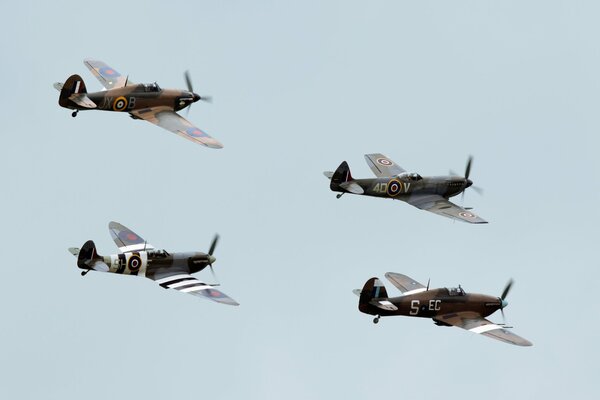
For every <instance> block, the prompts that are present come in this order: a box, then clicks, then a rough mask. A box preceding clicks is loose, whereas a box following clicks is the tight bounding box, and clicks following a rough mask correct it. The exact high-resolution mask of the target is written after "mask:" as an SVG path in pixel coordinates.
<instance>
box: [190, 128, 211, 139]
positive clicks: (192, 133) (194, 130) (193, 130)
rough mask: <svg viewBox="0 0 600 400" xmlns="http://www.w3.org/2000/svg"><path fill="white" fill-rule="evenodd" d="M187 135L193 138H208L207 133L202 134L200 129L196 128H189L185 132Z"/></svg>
mask: <svg viewBox="0 0 600 400" xmlns="http://www.w3.org/2000/svg"><path fill="white" fill-rule="evenodd" d="M185 133H187V134H188V135H189V136H191V137H208V135H207V134H206V133H204V132H202V131H201V130H200V129H198V128H196V127H194V126H193V127H191V128H187V129H186V130H185Z"/></svg>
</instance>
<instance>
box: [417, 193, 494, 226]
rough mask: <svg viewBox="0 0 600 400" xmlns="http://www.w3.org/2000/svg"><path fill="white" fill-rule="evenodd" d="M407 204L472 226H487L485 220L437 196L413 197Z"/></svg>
mask: <svg viewBox="0 0 600 400" xmlns="http://www.w3.org/2000/svg"><path fill="white" fill-rule="evenodd" d="M406 202H407V203H408V204H410V205H413V206H415V207H417V208H419V209H421V210H425V211H429V212H432V213H435V214H438V215H441V216H443V217H447V218H452V219H457V220H459V221H463V222H468V223H470V224H487V221H486V220H484V219H483V218H480V217H478V216H477V215H475V214H474V213H472V212H471V211H468V210H465V209H464V208H462V207H459V206H457V205H456V204H454V203H452V202H451V201H449V200H448V199H446V198H444V197H442V196H440V195H437V194H431V195H415V196H411V197H409V198H408V200H406Z"/></svg>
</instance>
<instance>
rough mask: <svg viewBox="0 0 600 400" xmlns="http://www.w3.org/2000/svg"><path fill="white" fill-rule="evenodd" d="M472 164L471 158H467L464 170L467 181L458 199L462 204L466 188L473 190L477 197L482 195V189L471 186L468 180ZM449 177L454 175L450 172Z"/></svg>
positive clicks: (471, 182) (471, 183)
mask: <svg viewBox="0 0 600 400" xmlns="http://www.w3.org/2000/svg"><path fill="white" fill-rule="evenodd" d="M472 164H473V156H469V159H468V160H467V166H466V168H465V175H464V177H465V179H466V181H467V186H466V187H465V188H464V190H463V191H462V193H461V196H460V199H461V202H462V203H463V204H464V202H465V190H467V188H472V189H473V190H475V191H476V192H477V193H478V194H479V195H483V189H482V188H480V187H479V186H473V181H471V180H470V179H469V176H470V175H471V165H472ZM450 174H451V175H456V174H455V173H453V172H452V171H450Z"/></svg>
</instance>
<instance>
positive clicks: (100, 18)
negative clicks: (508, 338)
mask: <svg viewBox="0 0 600 400" xmlns="http://www.w3.org/2000/svg"><path fill="white" fill-rule="evenodd" d="M85 4H86V3H84V2H72V1H55V2H41V1H40V2H28V1H22V2H18V3H17V2H13V3H10V4H5V5H4V7H3V12H2V13H1V16H0V49H1V50H2V60H3V63H2V69H1V71H2V76H3V77H4V80H3V96H2V98H1V100H0V105H1V107H0V108H1V109H2V110H3V111H2V115H3V117H4V118H3V120H4V123H3V128H2V132H3V134H2V135H1V136H0V137H1V138H2V146H0V149H1V150H0V151H2V156H1V157H0V166H1V168H2V171H3V172H4V173H3V181H4V185H3V188H4V193H5V195H4V197H3V198H4V200H3V201H2V205H3V207H2V214H1V215H2V220H3V221H4V229H3V230H2V233H1V234H0V236H1V237H0V238H1V241H0V243H2V246H3V247H2V248H3V254H4V257H5V262H4V263H3V264H2V266H0V269H1V271H2V276H3V278H4V282H5V284H4V286H3V289H2V290H1V291H0V302H1V304H2V305H3V306H2V312H3V314H4V318H3V321H4V322H3V324H2V329H1V330H0V350H1V351H0V376H1V377H2V378H1V380H0V382H1V384H0V397H1V398H24V399H28V398H42V397H43V398H47V399H61V400H64V399H79V398H85V399H89V400H94V399H106V398H108V397H110V398H140V399H158V398H164V397H168V398H178V397H183V396H186V397H189V396H193V397H198V398H222V399H227V398H244V399H261V400H262V399H281V398H285V399H331V398H345V399H359V398H365V397H378V398H398V397H400V398H414V399H430V398H434V397H435V396H443V398H448V399H479V398H481V397H482V396H484V397H485V398H486V399H505V398H513V399H529V398H544V399H559V398H560V399H562V398H565V397H567V398H575V397H578V398H594V397H597V394H598V389H597V385H596V382H595V380H596V378H597V374H598V367H597V363H596V360H597V358H598V357H599V356H600V350H599V346H598V344H597V339H598V336H599V335H600V324H599V323H598V321H597V318H596V316H597V314H598V311H597V305H598V301H597V299H596V297H597V296H596V293H597V290H598V283H599V282H600V279H599V278H600V272H598V262H597V256H596V253H595V251H594V249H595V248H597V245H596V242H597V238H598V221H599V219H600V213H599V212H598V210H597V208H596V204H597V203H598V201H600V190H599V188H598V183H597V177H598V175H599V174H600V161H598V158H597V156H596V153H597V149H598V147H599V144H600V142H599V140H598V132H599V131H600V118H599V117H598V115H599V114H598V109H599V107H600V96H599V93H600V76H599V73H598V71H600V51H599V45H598V37H600V25H598V21H597V20H598V15H599V12H600V5H599V4H598V3H597V2H595V1H579V2H575V3H573V2H563V1H418V2H417V1H397V0H396V1H347V0H345V1H301V2H300V1H298V2H279V1H252V2H251V1H210V2H209V1H197V2H194V4H191V2H183V1H170V2H158V1H154V2H143V3H142V2H125V3H124V2H120V3H114V2H113V3H106V4H101V3H94V4H91V3H90V4H89V5H85ZM86 57H94V58H98V59H101V60H104V61H106V62H107V63H109V64H110V65H112V66H113V67H114V68H116V69H117V70H119V71H120V72H121V73H122V74H128V75H129V77H130V79H131V80H132V81H135V82H152V81H157V82H158V83H159V84H160V85H161V86H163V87H172V88H183V87H184V86H185V84H184V81H183V71H184V70H186V69H189V70H190V72H191V74H192V77H193V82H194V88H195V89H196V91H197V92H199V93H200V94H210V95H213V96H214V104H212V105H207V104H202V103H197V104H195V105H194V106H193V108H192V110H191V112H190V114H189V119H190V120H191V121H192V122H194V123H196V124H197V125H198V126H199V127H201V128H202V129H205V130H206V131H207V132H208V133H210V134H211V135H213V136H215V137H216V138H218V139H219V140H220V141H222V143H223V144H224V145H225V148H224V149H223V150H211V149H206V148H202V147H200V146H196V145H194V144H192V143H190V142H188V141H186V140H183V139H181V138H179V137H177V136H175V135H173V134H171V133H169V132H167V131H163V130H161V129H160V128H157V127H155V126H153V125H151V124H148V123H143V122H141V121H134V120H132V119H130V118H128V117H127V116H126V115H119V114H116V113H102V112H83V113H80V114H79V116H78V117H77V118H76V119H73V118H71V116H70V111H68V110H65V109H62V108H60V107H59V106H58V104H57V101H58V92H56V91H55V90H54V89H53V88H52V83H54V82H56V81H64V80H65V79H66V78H67V77H68V76H69V75H71V74H73V73H78V74H80V75H81V76H82V77H83V78H84V80H85V81H86V85H87V87H88V90H90V91H93V90H99V89H100V87H101V86H100V84H99V83H98V82H97V81H96V80H95V79H94V78H93V76H92V75H91V74H90V73H89V71H88V70H87V69H86V68H85V66H84V65H83V63H82V60H83V59H84V58H86ZM371 152H381V153H384V154H386V155H388V156H389V157H390V158H392V159H393V160H395V161H396V162H397V163H398V164H400V165H402V166H403V167H405V168H406V169H407V170H409V171H415V172H419V173H421V174H422V175H439V174H445V173H447V172H448V169H453V170H455V171H459V172H460V171H463V170H464V166H465V162H466V159H467V157H468V155H469V154H473V155H474V156H475V161H474V164H473V170H472V176H471V177H472V179H473V180H474V181H475V184H476V185H479V186H482V187H484V188H485V195H484V196H478V195H477V194H476V193H475V192H473V191H470V192H468V193H467V195H466V200H465V201H466V203H465V205H467V206H473V207H475V211H476V212H477V213H478V214H480V215H481V216H482V217H483V218H485V219H487V220H488V221H490V224H489V225H485V226H471V225H467V224H463V223H458V222H456V223H453V222H452V221H449V220H447V219H444V218H441V217H438V216H436V215H433V214H429V213H425V212H422V211H419V210H417V209H414V208H412V207H410V206H409V205H406V204H403V203H400V202H392V201H385V200H379V199H369V198H360V197H356V196H355V197H352V196H350V195H348V196H344V197H343V198H342V199H341V200H336V199H335V194H334V193H332V192H330V191H329V188H328V183H327V180H326V179H325V178H324V177H323V176H322V174H321V172H322V171H323V170H331V169H335V167H337V165H339V163H340V162H341V161H343V160H347V161H348V162H349V164H350V167H351V169H352V172H353V175H354V176H355V177H369V176H371V172H370V170H369V169H368V167H367V166H366V164H365V163H364V161H363V154H365V153H371ZM457 201H459V202H460V199H457ZM110 220H116V221H119V222H121V223H122V224H124V225H126V226H128V227H130V228H131V229H133V230H134V231H136V232H137V233H139V234H140V235H142V236H143V237H144V238H146V239H147V240H148V241H149V242H150V243H152V244H154V245H155V246H157V247H159V248H160V247H162V248H165V249H167V250H169V251H185V250H204V251H205V250H207V248H208V246H209V244H210V240H211V239H212V236H213V234H214V233H215V232H219V233H220V234H221V242H220V243H219V247H218V248H217V251H216V256H217V258H218V261H217V263H216V264H215V269H216V271H217V273H218V276H219V278H220V280H221V283H222V284H223V291H225V292H226V293H228V294H230V295H231V296H232V297H233V298H235V299H236V300H238V301H239V302H240V303H241V306H240V307H239V308H234V307H226V306H221V305H218V304H213V303H210V302H206V301H202V300H199V299H197V298H194V297H192V296H186V295H183V294H181V293H177V292H169V291H165V290H162V289H160V288H159V287H157V286H156V285H155V284H154V283H153V282H151V281H149V280H145V279H135V278H129V277H122V276H115V275H111V274H99V273H91V274H89V275H88V276H87V277H86V278H84V279H82V278H81V276H80V275H79V271H78V270H77V268H76V265H75V259H74V258H73V257H72V256H71V255H70V254H69V253H68V252H67V251H66V249H67V247H70V246H81V244H83V243H84V242H85V241H86V240H88V239H93V240H94V241H95V242H96V244H97V246H98V250H99V251H100V253H101V254H110V253H114V252H116V248H115V246H114V244H113V243H112V241H111V239H110V236H109V233H108V230H107V224H108V222H109V221H110ZM386 271H395V272H400V273H405V274H407V275H409V276H411V277H413V278H415V279H417V280H420V281H422V282H426V281H427V279H428V278H431V285H432V286H434V287H436V286H450V285H456V284H458V283H461V284H462V285H463V287H464V288H465V289H466V290H467V291H471V292H479V293H487V294H498V295H499V294H500V293H501V291H502V288H503V287H504V285H505V284H506V282H507V280H508V279H509V278H511V277H512V278H514V279H515V281H516V283H515V285H514V287H513V290H512V292H511V293H510V295H509V298H508V300H509V303H510V305H509V307H508V308H507V309H506V315H507V319H508V322H509V323H511V324H513V325H514V326H515V332H516V333H517V334H520V335H522V336H523V337H525V338H527V339H529V340H531V341H532V342H533V343H534V346H533V347H532V348H519V347H515V346H509V345H506V344H503V343H500V342H496V341H493V340H490V339H488V338H485V337H479V336H476V335H474V334H471V333H468V332H464V331H461V330H459V329H450V328H441V327H436V326H434V325H433V324H432V323H431V321H430V320H425V319H409V318H402V317H397V318H384V319H382V321H381V322H380V323H379V325H377V326H374V325H373V324H372V323H371V319H372V318H371V317H369V316H367V315H364V314H360V313H359V312H358V310H357V298H356V297H355V296H354V295H353V294H352V292H351V290H352V289H354V288H359V287H361V286H362V285H363V283H364V282H365V281H366V280H367V279H368V278H370V277H372V276H379V277H382V276H383V274H384V273H385V272H386ZM199 277H200V278H201V279H206V280H211V277H210V274H208V273H203V274H200V275H199ZM387 286H388V291H389V292H390V294H392V293H393V294H396V293H397V291H396V289H395V288H393V287H391V285H389V284H387ZM491 319H492V320H495V321H500V320H501V317H500V315H493V316H492V318H491Z"/></svg>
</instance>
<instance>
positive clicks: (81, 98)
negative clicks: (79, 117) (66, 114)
mask: <svg viewBox="0 0 600 400" xmlns="http://www.w3.org/2000/svg"><path fill="white" fill-rule="evenodd" d="M69 100H71V101H72V102H73V103H75V104H77V105H78V106H80V107H83V108H97V107H98V106H97V105H96V103H94V102H93V101H92V100H91V99H90V98H89V97H87V94H85V93H73V94H72V95H70V96H69Z"/></svg>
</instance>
